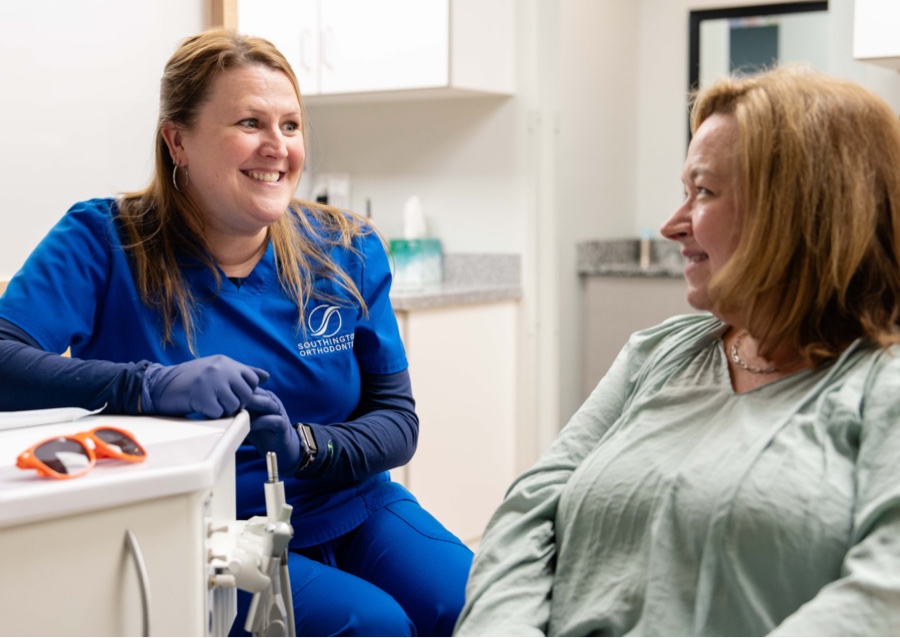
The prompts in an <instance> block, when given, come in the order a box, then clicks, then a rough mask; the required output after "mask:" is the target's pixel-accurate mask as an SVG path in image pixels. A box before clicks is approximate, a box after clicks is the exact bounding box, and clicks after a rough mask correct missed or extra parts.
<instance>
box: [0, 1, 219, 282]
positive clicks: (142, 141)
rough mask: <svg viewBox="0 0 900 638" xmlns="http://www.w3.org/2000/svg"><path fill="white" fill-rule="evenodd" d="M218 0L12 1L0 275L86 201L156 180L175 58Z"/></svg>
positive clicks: (2, 50)
mask: <svg viewBox="0 0 900 638" xmlns="http://www.w3.org/2000/svg"><path fill="white" fill-rule="evenodd" d="M208 4H209V3H208V2H206V1H205V0H152V1H148V0H79V1H77V2H73V1H72V0H27V1H25V0H21V1H7V0H4V1H3V2H2V3H0V87H2V89H0V91H2V94H3V99H2V100H0V122H3V135H2V137H0V145H2V152H0V228H2V230H0V279H9V278H10V277H11V276H12V275H13V273H14V272H15V271H16V270H18V269H19V267H20V266H21V265H22V262H24V260H25V258H26V257H27V256H28V254H29V253H30V252H31V250H32V249H33V248H34V246H35V245H36V244H37V243H38V241H40V239H41V238H42V237H43V236H44V235H45V234H46V232H47V230H49V228H50V227H51V226H52V225H53V224H54V223H55V222H56V221H57V220H58V219H59V218H60V217H61V216H62V215H63V214H64V213H65V212H66V210H67V209H68V208H69V206H71V205H72V204H73V203H74V202H76V201H78V200H81V199H87V198H90V197H99V196H107V195H115V194H116V193H118V192H121V191H126V190H133V189H137V188H140V187H142V186H144V185H145V184H146V183H147V180H148V178H149V177H150V171H151V168H152V157H153V155H152V154H153V146H154V139H153V138H154V131H155V127H156V118H157V114H158V103H159V78H160V75H161V74H162V69H163V66H164V65H165V62H166V60H167V59H168V58H169V56H171V55H172V53H173V52H174V51H175V47H176V46H177V44H178V42H179V41H180V40H181V39H182V38H184V37H186V36H188V35H191V34H192V33H195V32H197V31H200V30H202V29H203V28H204V27H205V25H207V24H208V23H209V16H208V15H207V13H206V12H207V5H208Z"/></svg>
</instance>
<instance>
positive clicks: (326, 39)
mask: <svg viewBox="0 0 900 638" xmlns="http://www.w3.org/2000/svg"><path fill="white" fill-rule="evenodd" d="M333 56H334V29H332V28H331V27H325V30H324V31H323V33H322V63H323V64H324V65H325V66H327V67H328V68H329V69H333V68H334V64H332V57H333Z"/></svg>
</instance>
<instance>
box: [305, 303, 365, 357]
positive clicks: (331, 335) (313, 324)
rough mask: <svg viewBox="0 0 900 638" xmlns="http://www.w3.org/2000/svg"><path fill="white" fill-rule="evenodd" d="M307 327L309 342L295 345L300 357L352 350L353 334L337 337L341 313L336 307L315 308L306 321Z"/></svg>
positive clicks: (340, 323) (323, 306) (340, 325)
mask: <svg viewBox="0 0 900 638" xmlns="http://www.w3.org/2000/svg"><path fill="white" fill-rule="evenodd" d="M306 325H307V326H308V327H309V336H310V337H311V339H310V340H309V341H303V342H301V343H298V344H297V349H298V350H299V352H300V356H301V357H312V356H316V355H321V354H330V353H332V352H340V351H341V350H352V349H353V333H350V334H345V335H338V333H339V332H340V331H341V327H342V326H343V322H342V320H341V311H340V308H338V307H337V306H329V305H327V304H322V305H320V306H316V307H315V308H313V309H312V312H310V313H309V316H308V317H307V319H306Z"/></svg>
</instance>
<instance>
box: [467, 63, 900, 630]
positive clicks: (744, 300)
mask: <svg viewBox="0 0 900 638" xmlns="http://www.w3.org/2000/svg"><path fill="white" fill-rule="evenodd" d="M691 129H692V132H693V138H692V141H691V144H690V148H689V150H688V153H687V159H686V161H685V164H684V171H683V174H682V180H683V182H684V191H685V197H684V201H683V202H682V204H681V205H680V206H679V207H678V209H677V210H676V211H675V212H674V213H673V214H672V216H671V217H670V218H669V219H668V221H666V222H665V224H664V225H663V227H662V234H663V235H664V236H665V237H667V238H668V239H671V240H673V241H676V242H678V243H679V244H680V245H681V248H682V254H683V255H684V258H685V262H686V265H685V270H684V275H685V279H686V281H687V298H688V301H689V302H690V303H691V305H692V306H693V307H695V308H697V309H698V310H700V311H704V312H701V313H699V314H696V315H689V316H680V317H673V318H672V319H670V320H668V321H666V322H665V323H663V324H662V325H659V326H657V327H655V328H652V329H649V330H644V331H642V332H638V333H636V334H634V335H633V336H632V337H631V339H630V340H629V341H628V343H627V344H626V345H625V347H624V349H623V350H622V352H621V353H620V355H619V356H618V358H617V359H616V361H615V363H614V364H613V365H612V367H611V368H610V370H609V372H608V373H607V374H606V376H605V377H604V378H603V380H602V381H601V382H600V384H599V385H598V386H597V388H596V390H594V392H593V393H592V394H591V396H590V397H589V398H588V400H587V401H586V402H585V403H584V405H583V406H582V407H581V409H580V410H579V411H578V412H577V414H575V416H574V417H573V418H572V420H571V421H570V422H569V423H568V424H567V425H566V427H565V428H564V429H563V430H562V432H561V433H560V435H559V437H558V438H557V440H556V441H555V442H554V443H553V445H552V446H551V447H550V449H549V450H548V451H547V452H546V453H545V454H544V455H543V456H542V458H540V460H539V461H538V462H537V463H536V464H535V465H534V467H532V468H531V469H530V470H529V471H527V472H526V473H525V474H523V475H522V476H521V477H520V478H519V479H517V481H516V482H515V483H514V484H513V485H512V487H511V488H510V490H509V493H508V495H507V497H506V499H505V501H504V502H503V504H502V505H501V507H500V508H499V509H498V511H497V512H496V514H495V515H494V517H493V518H492V520H491V522H490V524H489V526H488V528H487V531H486V533H485V535H484V538H483V540H482V543H481V546H480V549H479V551H478V552H477V554H476V557H475V562H474V565H473V568H472V572H471V577H470V580H469V584H468V588H467V592H466V594H467V601H466V605H465V608H464V610H463V612H462V615H461V616H460V618H459V621H458V624H457V626H456V631H457V633H458V634H459V635H495V636H496V635H516V636H526V635H542V634H546V635H563V636H590V635H595V636H596V635H609V636H613V635H616V636H621V635H626V634H629V635H670V636H680V635H685V636H686V635H721V636H737V635H763V634H770V633H771V634H781V635H817V636H825V635H839V636H849V635H900V356H898V355H900V346H897V345H896V344H897V343H898V342H900V333H898V321H900V121H898V118H897V115H896V114H895V113H893V112H892V110H891V109H890V108H889V107H888V105H887V104H885V102H884V101H883V100H881V99H880V98H878V97H876V96H874V95H873V94H871V93H870V92H868V91H866V90H864V89H863V88H861V87H859V86H858V85H855V84H853V83H851V82H848V81H844V80H839V79H836V78H832V77H828V76H825V75H822V74H819V73H816V72H813V71H810V70H806V69H802V68H785V67H782V68H780V69H776V70H772V71H768V72H765V73H761V74H758V75H754V76H750V77H745V78H743V79H737V78H726V79H723V80H720V81H719V82H717V83H715V84H714V85H712V86H710V87H709V88H707V89H705V90H703V91H701V92H700V93H699V94H697V95H696V96H695V97H694V101H693V107H692V115H691Z"/></svg>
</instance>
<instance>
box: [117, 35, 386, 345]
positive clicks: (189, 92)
mask: <svg viewBox="0 0 900 638" xmlns="http://www.w3.org/2000/svg"><path fill="white" fill-rule="evenodd" d="M254 64H260V65H264V66H266V67H268V68H271V69H274V70H277V71H281V72H282V73H284V74H285V75H286V76H287V77H288V79H289V80H290V81H291V84H292V85H293V87H294V91H295V92H296V94H297V100H298V101H299V103H300V108H301V113H302V115H303V117H302V122H303V127H304V136H305V130H306V112H305V110H304V108H303V100H302V98H301V97H300V88H299V85H298V83H297V77H296V75H294V72H293V70H292V69H291V66H290V64H289V63H288V62H287V60H286V59H285V58H284V56H283V55H282V54H281V53H280V52H279V51H278V50H277V49H276V48H275V47H274V46H273V45H272V44H271V43H270V42H268V41H267V40H264V39H262V38H256V37H249V36H243V35H240V34H238V33H236V32H235V31H234V30H231V29H211V30H209V31H205V32H203V33H200V34H198V35H195V36H192V37H189V38H187V39H186V40H185V41H184V42H183V43H182V44H181V46H180V47H179V48H178V50H177V51H176V52H175V53H174V54H173V55H172V57H171V58H170V59H169V61H168V62H167V63H166V66H165V70H164V72H163V77H162V80H161V82H160V106H159V120H158V122H157V126H156V157H155V166H154V174H153V177H152V179H151V181H150V184H149V185H148V186H147V187H146V188H145V189H143V190H141V191H137V192H133V193H126V194H125V195H123V196H122V197H121V198H120V200H119V203H118V207H119V220H120V223H121V226H122V230H123V233H124V239H125V241H124V243H125V249H126V251H127V252H128V254H129V257H130V259H131V263H132V267H133V269H134V277H135V281H136V285H137V288H138V291H139V294H140V296H141V299H142V301H143V302H144V303H145V304H147V306H149V307H150V308H153V309H155V310H157V311H158V312H159V313H160V316H161V318H162V338H163V342H164V343H173V338H172V331H173V328H174V325H175V323H176V320H177V319H178V318H180V320H181V324H182V326H183V328H184V331H185V335H186V338H187V340H188V344H189V346H190V348H191V351H194V332H195V330H194V319H195V318H194V307H195V304H196V299H195V298H194V296H193V294H192V293H191V289H190V285H189V284H188V282H187V280H186V279H185V277H184V275H183V274H182V271H181V268H180V265H179V260H180V258H181V257H183V256H189V257H193V258H195V259H198V260H199V261H200V262H201V263H202V264H204V265H205V266H206V267H207V268H208V269H209V270H210V271H212V272H213V274H214V276H215V278H216V281H217V283H218V284H219V285H221V276H220V274H219V270H218V268H217V267H216V264H215V262H214V261H213V260H212V258H211V257H210V251H209V247H208V246H207V245H206V239H205V220H204V215H203V212H202V211H201V210H200V209H199V208H198V207H197V205H196V204H195V203H194V202H193V201H192V200H191V199H190V197H188V196H187V194H186V193H185V192H183V191H179V190H178V189H176V188H175V186H174V184H173V183H172V180H171V176H172V172H173V170H174V163H173V161H172V158H171V156H170V154H169V150H168V147H167V145H166V141H165V139H164V137H163V126H164V125H165V124H166V123H168V122H172V123H175V124H178V125H179V126H182V127H184V128H186V129H190V128H192V127H193V126H194V125H195V124H196V120H197V117H198V114H199V112H200V110H201V108H202V107H203V106H204V104H205V103H206V101H207V100H208V99H209V94H210V91H211V86H212V83H213V81H214V80H215V79H216V78H217V77H219V76H220V75H221V74H222V73H225V72H226V71H228V70H229V69H234V68H240V67H244V66H248V65H254ZM369 232H371V228H370V227H367V226H366V225H365V224H364V223H363V220H362V219H360V218H359V217H356V216H354V215H352V214H350V213H344V212H342V211H340V210H337V209H335V208H332V207H328V206H322V205H318V204H312V203H309V202H303V201H301V200H299V199H294V200H292V202H291V204H290V207H289V210H288V211H286V212H285V215H283V216H282V217H281V218H280V219H279V220H278V221H277V222H275V223H274V224H272V226H270V228H269V238H270V239H271V242H272V248H273V249H274V253H275V260H276V265H277V268H278V279H279V282H280V284H281V286H282V288H283V289H284V291H285V293H286V294H287V295H288V296H289V297H290V298H292V299H293V300H294V302H295V304H296V306H297V313H298V320H297V321H298V327H299V328H302V326H303V325H304V314H305V311H304V307H305V305H306V303H305V301H306V298H307V297H308V296H309V295H310V294H311V291H312V287H313V280H314V278H315V276H317V275H318V276H324V277H327V278H329V279H332V280H334V281H335V282H336V283H337V285H338V288H340V289H343V290H344V291H345V292H347V293H349V295H350V297H351V298H352V299H353V300H354V301H355V302H356V303H357V304H359V306H360V307H361V308H362V309H363V312H365V311H366V304H365V301H364V300H363V299H362V296H361V294H360V292H359V290H358V289H357V288H356V286H355V285H354V283H353V281H352V279H351V278H350V277H349V276H348V275H347V274H346V273H345V272H344V271H343V270H342V269H341V268H340V267H339V266H338V265H337V263H336V262H335V261H334V259H333V258H332V257H331V256H330V252H331V251H330V248H332V247H334V246H338V245H339V246H343V247H346V248H349V249H351V250H352V249H353V239H354V238H355V237H357V236H360V235H363V234H367V233H369ZM317 295H318V296H319V297H321V298H322V299H323V300H330V301H332V302H335V303H340V302H341V299H340V298H339V297H338V296H336V295H328V294H326V293H322V292H317ZM344 303H346V302H344Z"/></svg>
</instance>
